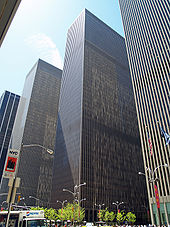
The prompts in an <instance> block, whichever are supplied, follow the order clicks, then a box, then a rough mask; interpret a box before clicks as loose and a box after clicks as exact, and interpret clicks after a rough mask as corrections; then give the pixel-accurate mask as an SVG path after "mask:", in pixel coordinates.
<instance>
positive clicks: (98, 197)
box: [51, 10, 147, 222]
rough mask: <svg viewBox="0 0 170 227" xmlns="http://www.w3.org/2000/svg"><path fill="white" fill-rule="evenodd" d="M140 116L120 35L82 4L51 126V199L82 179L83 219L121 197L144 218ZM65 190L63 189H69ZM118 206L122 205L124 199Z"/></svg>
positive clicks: (63, 195)
mask: <svg viewBox="0 0 170 227" xmlns="http://www.w3.org/2000/svg"><path fill="white" fill-rule="evenodd" d="M140 169H143V163H142V152H141V147H140V141H139V132H138V124H137V116H136V110H135V104H134V97H133V91H132V84H131V80H130V72H129V68H128V60H127V55H126V49H125V43H124V39H123V37H121V36H120V35H119V34H117V33H116V32H115V31H113V30H112V29H111V28H110V27H108V26H107V25H106V24H104V23H103V22H102V21H101V20H99V19H98V18H97V17H95V16H94V15H93V14H91V13H90V12H89V11H87V10H84V11H83V12H82V13H81V15H80V16H79V17H78V18H77V19H76V21H75V22H74V23H73V24H72V26H71V27H70V29H69V30H68V35H67V44H66V51H65V61H64V69H63V75H62V83H61V96H60V103H59V119H58V127H57V134H56V152H55V158H54V172H53V185H52V199H51V200H52V202H54V201H56V200H57V199H59V200H65V199H66V198H68V199H70V201H71V200H72V199H73V198H72V197H71V194H69V193H67V194H66V192H63V188H66V189H69V190H73V186H74V185H76V184H77V185H78V184H80V183H83V182H86V186H83V187H81V188H80V189H81V190H80V193H79V197H80V199H83V198H86V201H85V202H83V206H84V207H85V208H86V221H87V220H88V221H92V220H96V219H97V215H96V214H97V208H96V207H95V204H102V203H104V204H105V207H108V208H109V209H110V210H115V207H114V206H113V205H112V202H115V201H124V202H125V208H124V209H126V210H128V209H129V210H131V211H132V210H135V212H136V214H137V218H138V222H142V215H143V214H142V208H141V207H142V205H144V204H146V203H147V193H146V188H145V187H146V185H145V179H144V178H141V177H139V176H138V172H139V171H140ZM67 196H68V197H67ZM122 208H123V207H122Z"/></svg>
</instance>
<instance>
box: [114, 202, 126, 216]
mask: <svg viewBox="0 0 170 227" xmlns="http://www.w3.org/2000/svg"><path fill="white" fill-rule="evenodd" d="M112 204H113V205H115V206H116V208H117V212H118V213H120V210H119V206H120V205H121V204H124V202H119V201H116V202H113V203H112Z"/></svg>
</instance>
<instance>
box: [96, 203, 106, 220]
mask: <svg viewBox="0 0 170 227" xmlns="http://www.w3.org/2000/svg"><path fill="white" fill-rule="evenodd" d="M94 205H95V206H98V207H99V221H101V214H100V212H101V208H102V206H104V203H103V204H98V205H97V204H96V203H95V204H94Z"/></svg>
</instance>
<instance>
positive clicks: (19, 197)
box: [17, 195, 21, 203]
mask: <svg viewBox="0 0 170 227" xmlns="http://www.w3.org/2000/svg"><path fill="white" fill-rule="evenodd" d="M20 199H21V196H20V195H19V196H18V200H17V202H18V203H19V201H20Z"/></svg>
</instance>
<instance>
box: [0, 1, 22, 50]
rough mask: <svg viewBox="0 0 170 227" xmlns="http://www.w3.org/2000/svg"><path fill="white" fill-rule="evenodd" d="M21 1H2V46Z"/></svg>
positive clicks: (0, 17) (0, 16)
mask: <svg viewBox="0 0 170 227" xmlns="http://www.w3.org/2000/svg"><path fill="white" fill-rule="evenodd" d="M20 2H21V0H11V1H6V0H1V2H0V12H1V14H0V46H1V45H2V42H3V40H4V38H5V35H6V33H7V31H8V29H9V26H10V24H11V22H12V20H13V18H14V16H15V13H16V11H17V9H18V7H19V4H20Z"/></svg>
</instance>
